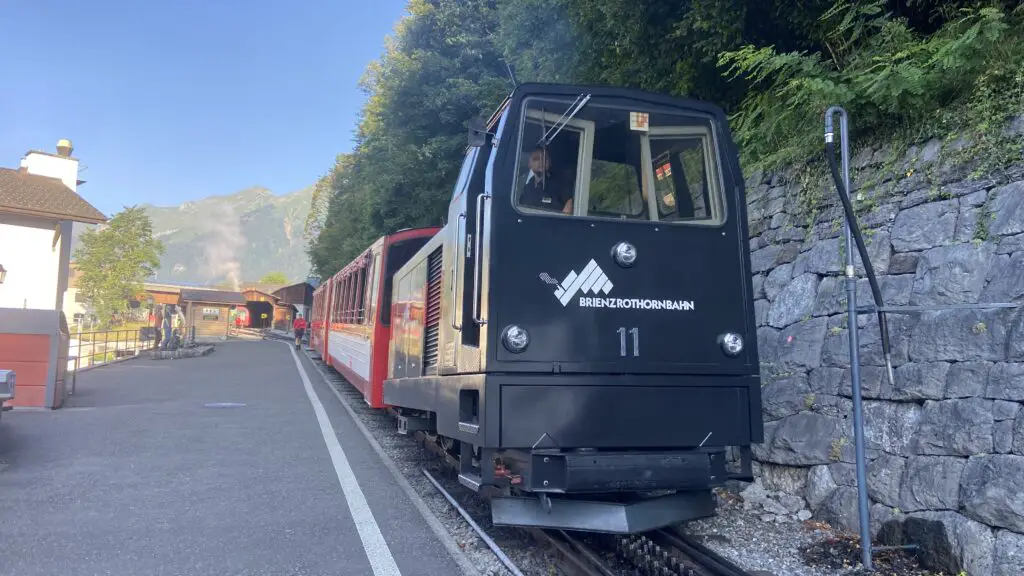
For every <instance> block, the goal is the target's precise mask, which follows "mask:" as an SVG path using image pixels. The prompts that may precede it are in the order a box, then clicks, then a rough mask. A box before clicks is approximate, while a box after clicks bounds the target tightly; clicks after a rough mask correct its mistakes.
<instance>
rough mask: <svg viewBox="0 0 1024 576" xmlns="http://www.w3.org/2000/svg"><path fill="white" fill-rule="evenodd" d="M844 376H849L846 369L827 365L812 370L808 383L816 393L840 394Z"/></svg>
mask: <svg viewBox="0 0 1024 576" xmlns="http://www.w3.org/2000/svg"><path fill="white" fill-rule="evenodd" d="M844 378H846V379H848V378H849V376H848V372H847V371H846V370H844V369H842V368H832V367H827V366H826V367H821V368H815V369H813V370H811V372H810V374H809V375H808V384H809V386H810V387H811V392H812V393H813V394H815V395H817V394H826V395H829V396H838V395H839V390H840V385H841V384H842V382H843V379H844Z"/></svg>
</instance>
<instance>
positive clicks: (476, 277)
mask: <svg viewBox="0 0 1024 576" xmlns="http://www.w3.org/2000/svg"><path fill="white" fill-rule="evenodd" d="M490 197H491V195H490V194H489V193H487V192H484V193H483V194H481V195H479V196H477V197H476V250H474V251H473V321H474V322H476V323H477V324H480V325H484V324H486V323H487V321H486V320H484V319H483V318H481V317H480V280H481V278H483V274H482V273H481V272H480V264H481V262H482V258H481V257H480V250H481V246H482V241H481V240H480V238H481V237H482V236H483V226H484V223H483V221H484V212H483V203H484V200H487V199H490Z"/></svg>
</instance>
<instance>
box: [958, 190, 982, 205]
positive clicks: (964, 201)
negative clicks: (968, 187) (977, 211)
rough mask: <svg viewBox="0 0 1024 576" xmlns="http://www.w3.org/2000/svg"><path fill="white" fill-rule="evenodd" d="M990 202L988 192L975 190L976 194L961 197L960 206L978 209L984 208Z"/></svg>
mask: <svg viewBox="0 0 1024 576" xmlns="http://www.w3.org/2000/svg"><path fill="white" fill-rule="evenodd" d="M987 200H988V191H987V190H975V191H974V192H968V193H967V194H965V195H963V196H961V197H960V206H961V207H962V206H970V207H973V208H977V207H979V206H984V205H985V202H986V201H987Z"/></svg>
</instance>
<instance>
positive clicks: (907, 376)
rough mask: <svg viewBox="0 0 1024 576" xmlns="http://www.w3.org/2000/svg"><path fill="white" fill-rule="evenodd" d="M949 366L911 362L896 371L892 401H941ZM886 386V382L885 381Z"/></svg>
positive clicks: (944, 391) (937, 363)
mask: <svg viewBox="0 0 1024 576" xmlns="http://www.w3.org/2000/svg"><path fill="white" fill-rule="evenodd" d="M948 373H949V364H948V363H946V362H927V363H917V362H911V363H909V364H904V365H903V366H900V367H899V368H897V369H896V387H895V388H894V389H893V391H892V395H891V398H892V399H894V400H941V399H942V398H943V397H944V395H945V393H946V378H947V375H948ZM886 384H888V381H886Z"/></svg>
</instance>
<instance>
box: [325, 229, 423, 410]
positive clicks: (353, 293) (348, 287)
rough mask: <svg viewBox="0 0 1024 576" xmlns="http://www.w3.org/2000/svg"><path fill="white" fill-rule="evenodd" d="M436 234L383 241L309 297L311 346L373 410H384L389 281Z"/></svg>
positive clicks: (403, 234) (413, 233)
mask: <svg viewBox="0 0 1024 576" xmlns="http://www.w3.org/2000/svg"><path fill="white" fill-rule="evenodd" d="M438 230H440V228H438V227H429V228H413V229H409V230H402V231H400V232H396V233H395V234H391V235H389V236H383V237H381V238H379V239H378V240H377V241H376V242H374V243H373V245H372V246H370V247H369V248H367V249H366V251H364V252H363V253H362V254H360V255H359V256H357V257H356V258H355V259H354V260H352V262H350V263H348V264H347V265H346V266H345V267H344V268H342V269H341V270H340V271H338V272H337V273H336V274H335V275H334V276H332V277H331V278H330V279H329V280H327V281H326V282H324V283H323V284H321V285H320V286H319V287H318V288H317V289H316V290H315V291H314V292H313V313H312V318H311V322H310V330H311V332H310V344H311V345H312V347H313V349H314V350H316V351H317V352H318V353H319V354H320V357H321V358H323V360H324V362H327V363H328V364H330V365H331V366H333V367H334V369H335V370H337V371H338V372H340V373H341V374H342V375H343V376H344V377H345V379H346V380H348V381H349V382H351V383H352V385H353V386H355V387H356V388H358V389H359V391H360V392H362V394H363V398H365V399H366V403H367V404H369V405H370V406H371V407H373V408H384V407H385V404H384V394H383V382H384V379H385V378H386V377H387V372H388V344H389V340H390V336H391V293H392V290H391V281H392V278H393V277H394V275H395V272H396V271H397V270H398V269H399V268H401V267H402V265H403V264H405V263H406V262H408V261H409V258H411V257H412V256H413V255H414V254H416V251H417V250H419V249H420V248H421V247H422V246H423V245H424V244H426V243H427V241H428V240H430V238H432V237H433V236H434V235H435V234H437V232H438Z"/></svg>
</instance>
